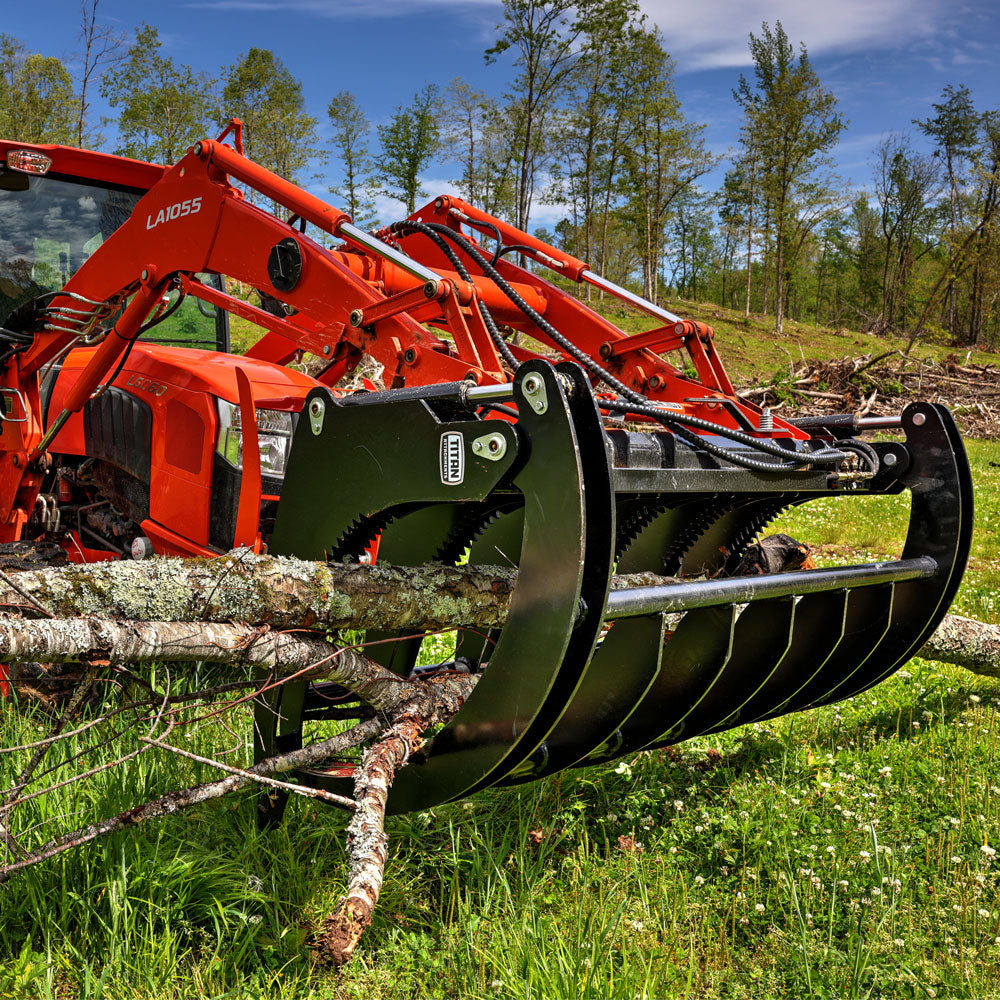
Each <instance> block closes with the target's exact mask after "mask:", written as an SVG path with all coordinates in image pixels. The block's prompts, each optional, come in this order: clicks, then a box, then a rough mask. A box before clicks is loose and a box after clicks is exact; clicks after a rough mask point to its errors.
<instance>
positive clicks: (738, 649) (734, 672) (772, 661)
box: [657, 597, 795, 742]
mask: <svg viewBox="0 0 1000 1000" xmlns="http://www.w3.org/2000/svg"><path fill="white" fill-rule="evenodd" d="M794 624H795V599H794V598H792V597H781V598H777V599H773V600H765V601H754V602H753V603H751V604H748V605H747V606H746V607H745V608H744V609H743V611H742V613H741V614H740V616H739V618H738V619H737V621H736V627H735V629H734V634H733V653H732V655H731V656H730V657H729V661H728V662H727V663H726V665H725V667H724V669H723V670H721V671H720V672H719V675H718V676H717V677H716V679H715V682H714V683H713V684H712V685H711V687H709V688H707V689H706V690H705V692H704V694H703V695H702V697H701V698H699V699H698V701H696V702H695V703H694V704H692V705H691V706H690V708H689V709H688V711H687V712H685V713H684V716H683V717H682V718H681V719H680V720H679V721H678V723H677V725H676V726H674V727H673V728H672V729H671V730H670V731H669V732H668V733H665V734H664V737H663V738H664V739H665V740H669V741H671V742H674V741H676V740H681V739H690V738H691V737H693V736H700V735H701V734H702V733H705V732H708V731H710V730H714V729H717V728H721V726H722V723H723V722H724V720H725V719H727V718H728V717H729V716H730V715H732V714H733V712H736V711H738V710H739V709H740V708H741V707H742V706H743V705H744V704H745V703H746V701H747V700H748V699H749V698H750V697H752V695H753V694H755V693H756V692H757V691H758V690H760V688H761V687H762V686H763V685H764V684H765V683H766V682H767V680H768V679H769V678H770V677H772V676H773V675H774V672H775V671H776V670H777V669H778V667H779V666H780V664H781V662H782V660H783V659H784V657H785V655H786V653H787V652H788V650H789V649H790V648H791V644H792V630H793V628H794ZM657 742H659V741H657Z"/></svg>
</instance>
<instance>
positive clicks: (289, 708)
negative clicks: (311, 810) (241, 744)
mask: <svg viewBox="0 0 1000 1000" xmlns="http://www.w3.org/2000/svg"><path fill="white" fill-rule="evenodd" d="M268 676H269V675H268V673H267V672H266V671H258V673H257V680H258V681H259V682H260V683H262V684H263V683H264V682H265V681H266V680H267V678H268ZM308 686H309V684H308V682H307V681H287V682H285V683H284V684H279V685H277V686H276V687H274V688H272V689H271V690H270V691H267V692H265V693H264V694H259V695H257V697H256V698H254V702H253V747H254V763H260V761H262V760H264V759H265V758H267V757H273V756H275V755H276V754H281V753H288V752H289V751H291V750H298V749H299V748H300V747H301V746H302V707H303V703H304V699H305V694H306V688H307V687H308ZM287 802H288V792H285V791H282V790H280V789H274V788H271V789H267V790H266V791H265V790H261V791H260V792H259V793H258V795H257V822H258V823H259V824H260V826H262V827H264V828H269V827H273V826H277V825H278V824H279V823H280V822H281V819H282V817H283V816H284V814H285V806H286V804H287Z"/></svg>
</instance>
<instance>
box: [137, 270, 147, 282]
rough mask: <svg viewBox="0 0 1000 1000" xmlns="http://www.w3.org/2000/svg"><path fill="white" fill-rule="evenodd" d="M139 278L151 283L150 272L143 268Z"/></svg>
mask: <svg viewBox="0 0 1000 1000" xmlns="http://www.w3.org/2000/svg"><path fill="white" fill-rule="evenodd" d="M139 277H140V278H142V280H143V281H149V271H147V270H146V268H143V269H142V271H141V272H140V274H139Z"/></svg>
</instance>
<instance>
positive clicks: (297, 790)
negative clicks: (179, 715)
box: [139, 736, 357, 811]
mask: <svg viewBox="0 0 1000 1000" xmlns="http://www.w3.org/2000/svg"><path fill="white" fill-rule="evenodd" d="M139 742H140V743H148V744H149V745H150V746H153V747H159V749H160V750H169V751H170V752H171V753H175V754H179V755H180V756H181V757H187V759H188V760H196V761H197V762H198V763H199V764H208V765H209V767H215V768H218V769H219V770H220V771H225V772H226V774H240V775H242V776H243V777H244V778H249V779H250V780H251V781H255V782H257V783H258V784H260V785H266V786H267V787H268V788H280V789H282V790H283V791H286V792H292V793H293V794H295V795H302V796H304V797H305V798H309V799H322V800H323V801H324V802H329V803H330V804H331V805H335V806H340V807H341V808H343V809H350V810H352V811H353V810H354V809H356V808H357V805H356V804H355V802H354V800H353V799H349V798H347V797H346V796H345V795H334V794H333V792H327V791H324V790H323V789H322V788H310V787H309V786H308V785H293V784H292V783H291V782H290V781H278V779H277V778H268V777H265V776H264V775H263V774H252V773H251V772H250V771H246V770H244V769H243V768H240V767H231V766H230V765H229V764H223V763H221V762H219V761H217V760H212V758H211V757H199V756H198V754H196V753H191V751H190V750H182V749H181V748H180V747H174V746H171V745H170V744H169V743H164V742H162V741H161V740H153V739H150V738H149V737H148V736H140V737H139Z"/></svg>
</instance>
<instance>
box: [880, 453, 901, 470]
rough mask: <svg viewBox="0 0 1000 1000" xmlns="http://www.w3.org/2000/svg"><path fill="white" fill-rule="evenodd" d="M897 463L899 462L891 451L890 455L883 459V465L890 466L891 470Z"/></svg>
mask: <svg viewBox="0 0 1000 1000" xmlns="http://www.w3.org/2000/svg"><path fill="white" fill-rule="evenodd" d="M897 461H898V459H897V458H896V456H895V455H894V454H893V453H892V452H891V451H890V452H889V454H888V455H886V456H885V457H884V458H883V459H882V462H883V464H884V465H887V466H889V468H892V466H894V465H895V464H896V462H897Z"/></svg>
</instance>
